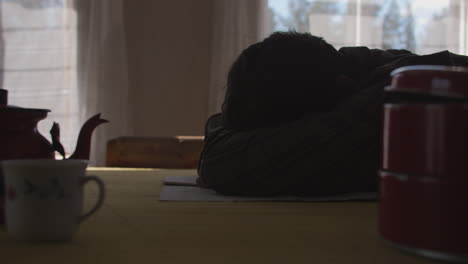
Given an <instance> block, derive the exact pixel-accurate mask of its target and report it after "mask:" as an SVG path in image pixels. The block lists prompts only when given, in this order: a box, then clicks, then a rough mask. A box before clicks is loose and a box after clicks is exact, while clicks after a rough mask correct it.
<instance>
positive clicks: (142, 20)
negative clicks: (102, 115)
mask: <svg viewBox="0 0 468 264" xmlns="http://www.w3.org/2000/svg"><path fill="white" fill-rule="evenodd" d="M212 1H213V0H196V1H194V0H177V1H174V0H158V1H155V0H125V4H124V9H125V21H126V22H125V23H126V28H125V30H126V35H127V46H128V55H129V62H128V63H129V64H128V65H129V81H130V88H131V92H130V93H131V94H130V96H131V97H130V100H131V102H132V104H133V109H132V115H133V122H134V129H135V133H134V134H135V135H137V136H168V135H202V134H203V128H204V123H205V121H206V118H207V113H208V86H209V70H210V47H211V31H212V25H211V13H212V12H211V11H212Z"/></svg>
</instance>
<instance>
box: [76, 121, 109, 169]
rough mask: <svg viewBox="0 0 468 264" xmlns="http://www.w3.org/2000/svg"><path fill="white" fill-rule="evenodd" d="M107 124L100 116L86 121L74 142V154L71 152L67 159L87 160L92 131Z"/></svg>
mask: <svg viewBox="0 0 468 264" xmlns="http://www.w3.org/2000/svg"><path fill="white" fill-rule="evenodd" d="M107 122H109V121H107V120H105V119H102V118H101V114H97V115H94V116H93V117H91V118H90V119H88V120H87V121H86V122H85V123H84V125H83V126H82V127H81V130H80V134H79V135H78V140H77V142H76V148H75V152H73V154H72V155H71V156H70V157H69V159H84V160H89V152H90V149H91V138H92V135H93V131H94V129H95V128H96V127H97V126H99V125H100V124H103V123H107Z"/></svg>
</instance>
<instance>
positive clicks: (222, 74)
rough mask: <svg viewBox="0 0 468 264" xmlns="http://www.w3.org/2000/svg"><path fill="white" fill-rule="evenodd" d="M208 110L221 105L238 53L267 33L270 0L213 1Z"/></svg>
mask: <svg viewBox="0 0 468 264" xmlns="http://www.w3.org/2000/svg"><path fill="white" fill-rule="evenodd" d="M213 5H214V6H213V12H214V14H213V23H212V24H213V39H212V61H211V79H210V92H209V96H210V100H209V102H210V106H209V114H213V113H217V112H219V111H220V109H221V104H222V102H223V97H224V93H225V86H226V77H227V73H228V71H229V68H230V66H231V64H232V63H233V62H234V60H235V59H236V57H237V56H238V55H239V53H240V52H241V51H242V50H243V49H245V48H246V47H248V46H249V45H250V44H253V43H255V42H257V41H259V40H261V39H262V38H263V37H264V36H265V35H266V33H267V30H266V29H267V28H268V25H267V24H268V17H267V13H266V12H267V10H268V9H267V5H268V1H267V0H235V1H233V0H216V1H213Z"/></svg>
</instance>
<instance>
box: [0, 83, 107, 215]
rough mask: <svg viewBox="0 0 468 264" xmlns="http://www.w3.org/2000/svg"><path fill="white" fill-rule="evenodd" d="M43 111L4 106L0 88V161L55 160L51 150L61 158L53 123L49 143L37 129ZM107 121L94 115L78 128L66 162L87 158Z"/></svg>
mask: <svg viewBox="0 0 468 264" xmlns="http://www.w3.org/2000/svg"><path fill="white" fill-rule="evenodd" d="M48 112H50V110H47V109H32V108H21V107H17V106H10V105H8V91H7V90H4V89H0V124H1V127H0V146H1V147H0V161H1V160H9V159H55V151H57V152H59V153H60V154H61V155H62V156H63V158H65V151H64V148H63V146H62V144H61V143H60V127H59V125H58V124H57V123H54V124H53V126H52V129H51V130H50V134H51V138H52V143H50V142H49V141H48V140H47V139H46V138H45V137H44V136H42V135H41V134H40V133H39V131H38V130H37V123H38V122H39V121H40V120H42V119H45V118H46V117H47V113H48ZM106 122H108V121H107V120H104V119H101V118H100V114H97V115H95V116H93V117H91V118H90V119H88V120H87V121H86V122H85V123H84V125H83V126H82V127H81V130H80V133H79V136H78V140H77V143H76V148H75V151H74V152H73V154H72V155H71V156H70V157H69V159H85V160H88V159H89V153H90V147H91V137H92V133H93V131H94V129H95V128H96V127H97V126H98V125H100V124H102V123H106ZM3 189H4V187H3V176H2V172H1V170H0V224H1V223H2V222H3V199H4V190H3Z"/></svg>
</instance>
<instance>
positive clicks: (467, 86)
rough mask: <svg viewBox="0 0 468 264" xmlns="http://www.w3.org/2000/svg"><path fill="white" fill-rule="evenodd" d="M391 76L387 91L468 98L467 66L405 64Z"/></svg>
mask: <svg viewBox="0 0 468 264" xmlns="http://www.w3.org/2000/svg"><path fill="white" fill-rule="evenodd" d="M391 76H392V83H391V85H390V86H387V87H385V91H387V92H401V93H412V94H421V95H432V96H440V97H449V98H460V99H466V98H468V68H465V67H453V66H439V65H415V66H405V67H401V68H398V69H396V70H394V71H393V72H392V73H391Z"/></svg>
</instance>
